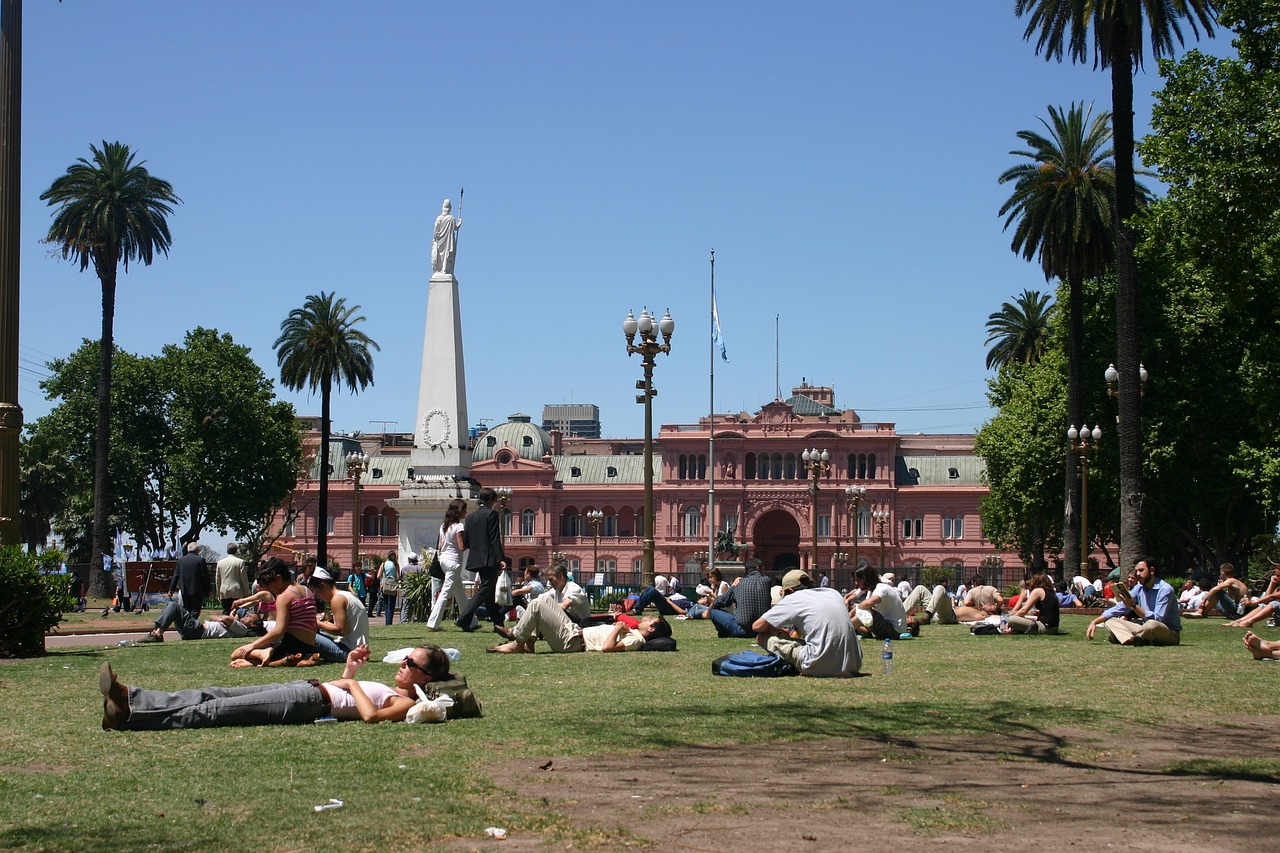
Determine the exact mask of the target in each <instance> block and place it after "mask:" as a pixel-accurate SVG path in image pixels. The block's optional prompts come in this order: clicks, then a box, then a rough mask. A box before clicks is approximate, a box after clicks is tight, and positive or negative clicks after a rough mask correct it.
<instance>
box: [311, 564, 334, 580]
mask: <svg viewBox="0 0 1280 853" xmlns="http://www.w3.org/2000/svg"><path fill="white" fill-rule="evenodd" d="M311 579H312V580H317V581H331V580H333V575H331V574H329V570H328V569H322V568H320V567H319V566H317V567H316V570H315V571H314V572H312V573H311Z"/></svg>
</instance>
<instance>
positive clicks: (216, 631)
mask: <svg viewBox="0 0 1280 853" xmlns="http://www.w3.org/2000/svg"><path fill="white" fill-rule="evenodd" d="M169 627H173V628H175V629H176V630H177V632H178V636H180V637H182V639H184V640H220V639H222V638H223V637H236V638H243V637H247V636H249V635H250V634H253V635H255V636H258V637H261V636H262V635H263V634H265V633H267V629H266V626H264V625H263V624H262V617H261V616H259V615H258V614H257V613H246V614H245V615H243V616H231V615H226V616H211V617H209V618H208V619H206V620H204V621H203V622H201V621H200V614H199V613H193V612H192V611H190V610H184V609H183V608H182V604H181V602H177V601H170V602H169V603H168V604H166V605H165V606H164V610H162V611H160V616H159V618H157V619H156V621H155V627H154V628H152V629H151V630H150V631H148V632H147V635H146V636H145V637H143V638H142V639H141V640H139V641H138V642H140V643H163V642H164V632H165V630H166V629H168V628H169Z"/></svg>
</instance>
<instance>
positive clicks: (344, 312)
mask: <svg viewBox="0 0 1280 853" xmlns="http://www.w3.org/2000/svg"><path fill="white" fill-rule="evenodd" d="M359 310H360V306H359V305H354V306H352V307H350V308H348V307H347V301H346V300H345V299H335V298H334V294H333V293H325V292H324V291H321V292H320V294H319V295H312V296H308V297H307V301H306V302H305V303H304V304H303V306H302V307H301V308H295V309H293V310H292V311H290V312H289V316H288V317H286V318H285V320H284V322H283V323H281V324H280V337H278V338H277V339H276V342H275V349H276V360H277V361H278V362H279V365H280V381H281V382H282V383H283V384H284V386H285V387H286V388H292V389H293V390H295V391H300V390H302V389H303V388H310V389H311V391H313V392H314V391H316V390H319V391H320V496H319V514H320V525H319V542H318V543H317V546H316V550H317V558H318V560H319V562H320V564H321V565H324V564H326V563H327V561H328V559H329V550H328V548H329V537H328V525H327V523H326V522H327V519H328V517H329V434H330V431H331V427H332V425H331V424H330V422H329V399H330V395H331V394H332V392H333V386H334V384H335V383H336V384H338V385H344V384H345V385H346V386H347V388H348V389H349V390H351V391H352V392H356V391H358V390H360V389H362V388H365V387H368V385H369V383H371V382H372V381H373V354H372V353H371V352H370V350H371V349H372V350H377V349H379V347H378V345H377V343H375V342H374V341H373V339H372V338H370V337H369V336H368V335H366V334H365V333H364V332H362V331H360V330H359V329H358V328H356V327H357V326H358V325H359V324H360V323H363V322H364V317H363V315H361V316H357V315H356V312H357V311H359Z"/></svg>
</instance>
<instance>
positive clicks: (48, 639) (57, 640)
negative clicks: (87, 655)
mask: <svg viewBox="0 0 1280 853" xmlns="http://www.w3.org/2000/svg"><path fill="white" fill-rule="evenodd" d="M146 635H147V632H146V631H130V632H119V631H115V632H111V633H106V634H46V635H45V638H44V647H45V648H46V649H69V648H75V647H77V646H88V647H90V648H106V647H108V646H118V645H120V641H121V640H133V641H134V642H137V641H138V640H141V639H142V638H143V637H145V636H146ZM164 641H165V642H166V643H169V642H173V643H178V642H181V641H182V637H180V636H179V635H178V632H177V631H166V632H165V635H164Z"/></svg>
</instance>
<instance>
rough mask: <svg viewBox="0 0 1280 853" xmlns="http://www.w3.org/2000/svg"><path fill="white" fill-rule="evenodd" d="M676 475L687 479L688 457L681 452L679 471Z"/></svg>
mask: <svg viewBox="0 0 1280 853" xmlns="http://www.w3.org/2000/svg"><path fill="white" fill-rule="evenodd" d="M676 476H677V477H678V478H679V479H681V480H687V479H689V457H688V456H685V455H684V454H683V453H681V454H680V459H679V473H678V474H677V475H676Z"/></svg>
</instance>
